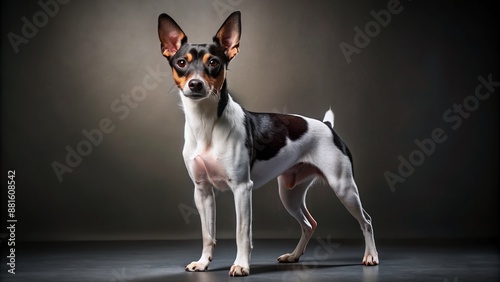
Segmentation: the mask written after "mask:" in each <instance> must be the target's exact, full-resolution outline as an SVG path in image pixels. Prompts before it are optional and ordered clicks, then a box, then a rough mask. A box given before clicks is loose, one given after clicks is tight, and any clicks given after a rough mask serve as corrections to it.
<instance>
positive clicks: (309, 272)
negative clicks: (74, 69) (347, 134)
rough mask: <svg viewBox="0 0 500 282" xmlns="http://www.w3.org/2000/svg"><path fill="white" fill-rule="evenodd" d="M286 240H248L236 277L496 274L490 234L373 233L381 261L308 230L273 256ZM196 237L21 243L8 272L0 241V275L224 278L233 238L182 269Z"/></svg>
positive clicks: (445, 281) (443, 279)
mask: <svg viewBox="0 0 500 282" xmlns="http://www.w3.org/2000/svg"><path fill="white" fill-rule="evenodd" d="M295 243H296V241H293V240H254V251H253V253H252V265H251V275H250V276H248V277H245V278H240V279H242V280H244V281H311V282H312V281H340V282H348V281H363V282H375V281H381V282H382V281H419V282H422V281H436V282H463V281H492V282H493V281H494V282H497V281H500V272H499V270H500V257H499V249H498V245H497V242H495V241H492V240H489V241H487V242H486V241H481V242H478V241H470V240H469V241H460V242H451V243H450V242H436V241H432V242H431V241H423V240H419V241H404V242H403V241H398V242H395V241H379V242H378V250H379V254H380V259H381V264H380V265H379V266H372V267H367V266H363V265H361V259H362V255H363V251H364V247H363V242H362V241H355V242H353V241H344V240H330V239H328V238H316V240H311V243H310V245H309V247H308V249H307V251H306V253H305V255H304V256H303V257H302V259H301V261H300V262H299V263H295V264H279V263H277V261H276V258H277V257H278V256H279V255H281V254H283V253H286V252H290V251H292V250H293V248H294V247H295ZM200 252H201V241H127V242H61V243H22V242H18V248H17V251H16V274H15V275H12V274H9V273H8V272H7V269H8V266H7V264H6V261H5V260H6V256H7V255H5V254H6V245H5V244H4V243H2V258H1V261H2V264H1V267H0V269H1V276H0V278H1V279H0V280H1V281H4V282H7V281H23V282H29V281H50V282H53V281H93V282H95V281H106V282H125V281H148V282H153V281H206V282H219V281H228V280H234V279H238V278H229V277H228V271H229V268H230V266H231V264H232V262H233V260H234V258H235V254H236V247H235V241H234V240H220V241H218V242H217V248H216V252H215V256H214V261H213V262H212V264H211V265H210V268H209V271H208V272H203V273H202V272H198V273H187V272H185V271H184V266H185V265H186V264H187V263H189V262H191V261H192V260H195V259H198V257H199V255H200Z"/></svg>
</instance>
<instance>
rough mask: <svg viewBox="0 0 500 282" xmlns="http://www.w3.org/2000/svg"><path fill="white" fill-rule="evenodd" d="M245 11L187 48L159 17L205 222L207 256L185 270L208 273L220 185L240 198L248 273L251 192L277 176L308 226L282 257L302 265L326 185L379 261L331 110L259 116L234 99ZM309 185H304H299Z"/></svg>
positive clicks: (238, 268)
mask: <svg viewBox="0 0 500 282" xmlns="http://www.w3.org/2000/svg"><path fill="white" fill-rule="evenodd" d="M240 33H241V19H240V12H234V13H232V14H231V15H230V16H229V17H228V18H227V19H226V21H225V22H224V24H222V26H221V27H220V29H219V30H218V31H217V33H216V34H215V36H214V37H213V42H212V43H208V44H189V43H187V37H186V34H185V33H184V32H183V31H182V30H181V28H180V27H179V26H178V25H177V23H176V22H175V21H174V20H173V19H172V18H171V17H169V16H168V15H166V14H161V15H160V16H159V18H158V35H159V38H160V42H161V52H162V54H163V56H165V57H166V58H167V59H168V62H169V64H170V66H171V67H172V75H173V78H174V81H175V84H176V85H177V87H178V88H179V89H180V94H181V95H180V97H181V100H182V105H183V109H184V113H185V118H186V123H185V126H184V140H185V143H184V149H183V151H182V155H183V157H184V162H185V165H186V168H187V170H188V172H189V176H190V177H191V179H192V181H193V183H194V199H195V202H196V207H197V209H198V212H199V214H200V218H201V230H202V235H203V251H202V254H201V258H200V259H199V260H198V261H194V262H192V263H190V264H189V265H187V266H186V271H205V270H207V269H208V265H209V263H210V261H211V260H212V253H213V250H214V247H215V197H214V188H216V189H219V190H222V191H225V190H231V191H232V192H233V194H234V202H235V206H236V225H237V227H236V242H237V249H238V251H237V255H236V260H235V261H234V264H233V265H232V266H231V270H230V271H229V275H231V276H245V275H248V274H249V273H250V253H251V251H252V190H253V189H255V188H258V187H260V186H262V185H263V184H265V183H266V182H268V181H269V180H271V179H273V178H276V177H277V178H278V185H279V195H280V198H281V201H282V202H283V205H284V206H285V208H286V209H287V211H288V212H289V213H290V214H291V215H292V216H293V217H294V218H295V219H296V220H297V221H298V222H299V224H300V226H301V228H302V236H301V238H300V241H299V243H298V245H297V247H296V248H295V250H294V251H293V252H292V253H288V254H284V255H282V256H280V257H279V258H278V261H279V262H281V263H288V262H297V261H298V260H299V258H300V256H301V255H302V254H303V253H304V250H305V248H306V245H307V243H308V241H309V239H310V238H311V236H312V234H313V232H314V230H315V229H316V226H317V224H316V221H315V220H314V219H313V217H312V216H311V214H310V213H309V211H308V210H307V207H306V202H305V197H306V193H307V190H308V188H309V187H310V186H311V185H312V184H313V183H314V181H315V180H316V179H322V180H323V181H324V182H325V183H327V184H328V185H329V186H330V187H331V188H332V189H333V191H335V194H336V195H337V197H338V198H339V199H340V201H341V202H342V203H343V204H344V206H345V207H346V208H347V210H348V211H349V212H350V213H351V214H352V215H353V216H354V217H355V218H356V219H357V220H358V222H359V224H360V225H361V230H362V231H363V234H364V237H365V244H366V249H365V254H364V257H363V264H365V265H376V264H378V263H379V260H378V254H377V250H376V248H375V241H374V237H373V228H372V225H371V219H370V216H369V215H368V214H367V213H366V212H365V211H364V209H363V207H362V205H361V201H360V199H359V194H358V189H357V187H356V184H355V182H354V178H353V167H352V157H351V153H350V152H349V149H348V148H347V147H346V145H345V144H344V142H343V141H342V139H341V138H340V137H339V136H338V135H337V133H336V132H335V131H334V130H333V113H332V112H331V110H329V111H327V112H326V114H325V118H324V120H323V122H321V121H319V120H315V119H311V118H307V117H303V116H299V115H284V114H272V113H254V112H249V111H247V110H245V109H244V108H242V107H241V106H240V105H239V104H237V103H236V102H234V101H233V99H232V98H231V96H230V95H229V93H228V91H227V82H226V72H227V66H228V64H229V62H230V61H231V59H233V58H234V56H236V55H237V54H238V52H239V43H240ZM299 184H303V185H299Z"/></svg>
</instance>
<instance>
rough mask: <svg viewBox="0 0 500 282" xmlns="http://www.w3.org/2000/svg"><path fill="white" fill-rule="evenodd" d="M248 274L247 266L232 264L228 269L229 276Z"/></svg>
mask: <svg viewBox="0 0 500 282" xmlns="http://www.w3.org/2000/svg"><path fill="white" fill-rule="evenodd" d="M248 274H250V268H249V267H243V266H240V265H236V264H233V266H231V270H229V276H248Z"/></svg>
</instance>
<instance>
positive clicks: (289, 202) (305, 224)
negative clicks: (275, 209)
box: [278, 168, 317, 263]
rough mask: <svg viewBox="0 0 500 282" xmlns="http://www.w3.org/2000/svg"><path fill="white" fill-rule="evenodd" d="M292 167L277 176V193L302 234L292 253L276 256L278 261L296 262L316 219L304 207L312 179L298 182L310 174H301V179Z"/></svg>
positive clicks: (302, 251)
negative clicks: (297, 223)
mask: <svg viewBox="0 0 500 282" xmlns="http://www.w3.org/2000/svg"><path fill="white" fill-rule="evenodd" d="M293 169H294V168H292V169H290V170H289V171H287V172H285V173H284V174H282V175H280V176H279V177H278V185H279V194H280V198H281V202H282V203H283V205H284V206H285V208H286V210H287V211H288V212H289V213H290V214H291V215H292V216H293V217H294V218H295V219H296V220H297V221H298V222H299V224H300V227H301V229H302V235H301V237H300V240H299V243H298V244H297V247H295V250H294V251H293V252H292V253H287V254H284V255H281V256H280V257H278V261H279V262H280V263H290V262H298V261H299V258H300V257H301V256H302V254H304V251H305V249H306V246H307V243H308V242H309V240H310V239H311V237H312V235H313V233H314V230H315V229H316V226H317V223H316V221H315V220H314V218H313V217H312V216H311V214H310V213H309V211H308V210H307V207H306V195H307V190H308V189H309V187H311V185H312V184H313V182H314V180H313V181H310V182H309V183H307V182H306V183H303V184H301V183H300V182H302V181H305V179H304V178H309V179H310V177H307V176H310V175H304V174H303V175H302V176H306V177H303V179H302V180H301V179H300V178H301V177H300V175H297V173H296V172H294V171H293ZM306 170H307V168H306ZM290 171H292V172H290ZM296 181H297V182H296ZM296 185H297V186H296Z"/></svg>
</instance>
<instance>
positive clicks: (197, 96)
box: [183, 91, 208, 100]
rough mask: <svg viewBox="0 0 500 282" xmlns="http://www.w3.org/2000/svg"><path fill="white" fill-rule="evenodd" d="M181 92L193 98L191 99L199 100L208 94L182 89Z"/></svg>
mask: <svg viewBox="0 0 500 282" xmlns="http://www.w3.org/2000/svg"><path fill="white" fill-rule="evenodd" d="M183 94H184V96H185V97H187V98H190V99H193V100H200V99H203V98H205V97H207V96H208V95H207V94H206V93H201V92H192V91H189V92H185V91H183Z"/></svg>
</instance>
